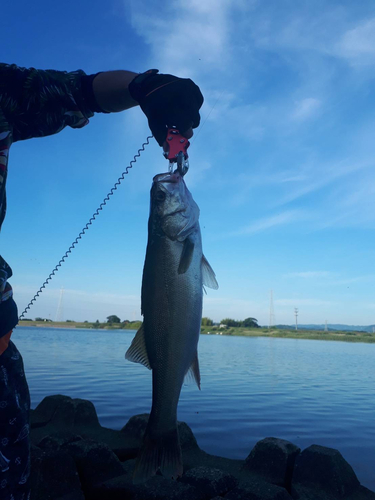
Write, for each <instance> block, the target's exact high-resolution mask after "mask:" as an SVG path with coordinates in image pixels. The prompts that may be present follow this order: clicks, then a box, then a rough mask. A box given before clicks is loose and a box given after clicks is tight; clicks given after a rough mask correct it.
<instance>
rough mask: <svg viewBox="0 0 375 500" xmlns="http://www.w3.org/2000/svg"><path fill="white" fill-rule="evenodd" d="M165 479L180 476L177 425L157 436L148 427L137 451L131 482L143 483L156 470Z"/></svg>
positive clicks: (180, 453)
mask: <svg viewBox="0 0 375 500" xmlns="http://www.w3.org/2000/svg"><path fill="white" fill-rule="evenodd" d="M159 469H160V472H161V473H162V475H163V476H164V477H166V478H167V479H177V478H178V477H180V476H182V473H183V465H182V452H181V446H180V439H179V436H178V429H177V426H176V427H175V428H174V429H171V430H169V431H168V432H165V433H163V434H161V435H158V436H152V435H151V434H150V432H149V431H148V429H146V433H145V436H144V439H143V444H142V447H141V449H140V451H139V454H138V457H137V461H136V464H135V469H134V473H133V483H134V484H139V483H144V482H145V481H147V479H149V478H150V477H152V476H155V474H156V473H157V471H158V470H159Z"/></svg>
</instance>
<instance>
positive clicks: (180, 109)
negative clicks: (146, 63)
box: [129, 69, 203, 146]
mask: <svg viewBox="0 0 375 500" xmlns="http://www.w3.org/2000/svg"><path fill="white" fill-rule="evenodd" d="M158 71H159V70H157V69H150V70H149V71H146V73H141V74H140V75H138V76H136V77H135V78H134V80H133V81H132V82H131V83H130V84H129V92H130V95H131V96H132V98H133V99H134V100H135V101H137V102H138V103H139V104H140V106H141V108H142V111H143V112H144V114H145V115H146V116H147V118H148V124H149V127H150V129H151V132H152V133H153V135H154V137H155V139H156V140H157V141H158V143H159V145H160V146H163V143H164V141H165V139H166V136H167V131H168V127H176V128H177V129H178V130H179V132H180V133H181V134H183V133H184V132H187V131H188V130H189V129H190V128H191V127H192V128H197V127H198V125H199V122H200V116H199V109H200V107H201V106H202V104H203V96H202V94H201V91H200V90H199V87H198V86H197V85H195V83H194V82H193V81H192V80H190V79H188V78H178V77H176V76H173V75H158V74H157V73H158Z"/></svg>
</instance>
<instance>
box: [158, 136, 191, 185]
mask: <svg viewBox="0 0 375 500" xmlns="http://www.w3.org/2000/svg"><path fill="white" fill-rule="evenodd" d="M189 146H190V142H189V140H188V139H186V137H184V136H183V135H181V134H180V132H179V130H177V129H176V128H175V127H170V128H168V133H167V137H166V139H165V142H164V144H163V149H164V153H163V154H164V156H165V158H166V159H167V160H169V171H170V172H172V171H173V167H174V166H175V164H177V170H178V171H179V173H180V174H181V176H184V175H185V174H186V172H187V171H188V170H189V160H188V158H189V155H188V152H187V149H188V147H189Z"/></svg>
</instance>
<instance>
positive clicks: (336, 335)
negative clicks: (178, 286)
mask: <svg viewBox="0 0 375 500" xmlns="http://www.w3.org/2000/svg"><path fill="white" fill-rule="evenodd" d="M140 325H141V322H140V321H133V322H131V323H125V324H124V323H112V324H110V323H80V322H76V321H61V322H58V321H21V322H20V323H19V326H28V327H38V328H90V329H93V330H138V328H139V327H140ZM201 333H202V334H205V335H226V336H231V335H234V336H239V337H275V338H285V339H309V340H339V341H344V342H367V343H370V344H371V343H375V334H373V333H367V332H346V331H345V332H344V331H335V332H333V331H329V332H324V331H320V330H298V331H296V330H278V329H277V328H271V329H270V330H269V329H268V328H243V327H232V328H228V329H223V328H219V327H217V326H202V328H201Z"/></svg>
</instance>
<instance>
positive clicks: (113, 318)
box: [107, 314, 121, 323]
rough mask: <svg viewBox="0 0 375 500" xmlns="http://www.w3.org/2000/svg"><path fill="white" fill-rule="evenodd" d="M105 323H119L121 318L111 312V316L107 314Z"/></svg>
mask: <svg viewBox="0 0 375 500" xmlns="http://www.w3.org/2000/svg"><path fill="white" fill-rule="evenodd" d="M107 323H121V320H120V318H119V317H118V316H116V314H112V315H111V316H107Z"/></svg>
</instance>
